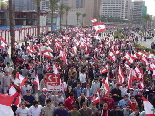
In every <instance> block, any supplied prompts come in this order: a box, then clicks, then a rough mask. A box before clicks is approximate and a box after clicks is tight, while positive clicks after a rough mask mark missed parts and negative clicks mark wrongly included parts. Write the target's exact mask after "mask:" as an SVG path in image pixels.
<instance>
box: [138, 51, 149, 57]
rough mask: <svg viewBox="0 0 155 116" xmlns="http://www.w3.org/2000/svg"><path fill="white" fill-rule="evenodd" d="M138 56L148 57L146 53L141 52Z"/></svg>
mask: <svg viewBox="0 0 155 116" xmlns="http://www.w3.org/2000/svg"><path fill="white" fill-rule="evenodd" d="M137 55H138V56H140V57H146V56H147V55H146V54H145V53H144V52H142V51H139V52H138V53H137Z"/></svg>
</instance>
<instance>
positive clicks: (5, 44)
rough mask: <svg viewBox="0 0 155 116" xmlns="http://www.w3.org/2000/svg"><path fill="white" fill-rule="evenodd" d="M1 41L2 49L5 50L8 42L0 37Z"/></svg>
mask: <svg viewBox="0 0 155 116" xmlns="http://www.w3.org/2000/svg"><path fill="white" fill-rule="evenodd" d="M0 41H1V45H0V48H5V47H6V46H7V42H6V41H5V40H4V39H3V38H2V37H0Z"/></svg>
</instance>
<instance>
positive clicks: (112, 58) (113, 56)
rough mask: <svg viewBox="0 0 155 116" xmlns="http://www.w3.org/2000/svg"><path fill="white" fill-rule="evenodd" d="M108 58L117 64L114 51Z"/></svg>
mask: <svg viewBox="0 0 155 116" xmlns="http://www.w3.org/2000/svg"><path fill="white" fill-rule="evenodd" d="M108 57H109V58H110V59H111V60H112V61H113V62H115V60H116V57H115V55H114V53H113V52H112V51H110V52H109V55H108Z"/></svg>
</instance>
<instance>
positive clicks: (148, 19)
mask: <svg viewBox="0 0 155 116" xmlns="http://www.w3.org/2000/svg"><path fill="white" fill-rule="evenodd" d="M142 20H143V21H144V31H145V35H146V28H147V24H148V22H149V21H152V19H151V17H150V15H144V16H143V17H142Z"/></svg>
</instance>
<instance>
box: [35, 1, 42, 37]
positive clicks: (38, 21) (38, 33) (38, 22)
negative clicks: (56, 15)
mask: <svg viewBox="0 0 155 116" xmlns="http://www.w3.org/2000/svg"><path fill="white" fill-rule="evenodd" d="M33 1H34V2H35V3H36V4H37V37H38V38H39V35H40V2H41V0H33Z"/></svg>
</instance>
